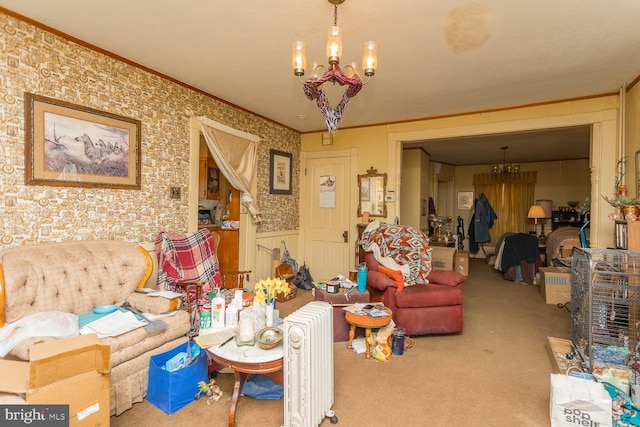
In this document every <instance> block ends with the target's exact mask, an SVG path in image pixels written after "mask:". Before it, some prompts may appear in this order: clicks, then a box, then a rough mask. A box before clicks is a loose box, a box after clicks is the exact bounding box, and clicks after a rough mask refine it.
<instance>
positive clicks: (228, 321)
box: [224, 304, 238, 328]
mask: <svg viewBox="0 0 640 427" xmlns="http://www.w3.org/2000/svg"><path fill="white" fill-rule="evenodd" d="M224 319H225V320H224V323H225V326H226V327H227V328H235V327H236V326H238V308H237V307H236V306H235V305H234V304H229V306H228V307H227V311H226V313H225V318H224Z"/></svg>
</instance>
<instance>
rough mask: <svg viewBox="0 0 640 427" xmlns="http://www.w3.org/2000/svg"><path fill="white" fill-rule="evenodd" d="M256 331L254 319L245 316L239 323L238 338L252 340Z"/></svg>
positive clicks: (245, 340) (244, 340)
mask: <svg viewBox="0 0 640 427" xmlns="http://www.w3.org/2000/svg"><path fill="white" fill-rule="evenodd" d="M254 335H255V332H254V331H253V319H251V318H249V317H243V318H242V319H240V322H239V323H238V338H239V339H240V341H242V342H247V341H252V340H253V338H254Z"/></svg>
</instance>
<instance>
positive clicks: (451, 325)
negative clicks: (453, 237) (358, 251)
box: [365, 252, 467, 335]
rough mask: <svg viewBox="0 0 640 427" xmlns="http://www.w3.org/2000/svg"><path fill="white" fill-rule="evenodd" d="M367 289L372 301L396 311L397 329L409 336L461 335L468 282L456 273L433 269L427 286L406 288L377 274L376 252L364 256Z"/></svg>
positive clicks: (464, 277) (394, 319) (394, 315)
mask: <svg viewBox="0 0 640 427" xmlns="http://www.w3.org/2000/svg"><path fill="white" fill-rule="evenodd" d="M365 262H366V263H367V268H368V270H369V271H368V273H367V290H368V291H369V293H370V294H371V301H375V302H380V301H381V302H382V303H384V305H385V306H386V307H389V308H390V309H391V310H392V312H393V321H394V322H395V324H396V326H401V327H403V328H405V331H406V332H405V333H406V334H407V335H431V334H450V333H457V332H462V327H463V317H462V303H463V301H464V295H463V292H462V284H463V283H464V282H465V281H466V280H467V278H466V276H465V275H464V274H461V273H458V272H457V271H445V270H431V272H429V275H428V276H427V278H428V280H429V283H428V284H416V285H412V286H405V287H404V289H402V290H401V291H399V290H398V284H397V283H396V282H395V281H394V280H393V279H391V278H390V277H389V276H388V275H386V274H384V273H381V272H380V271H378V261H377V260H376V259H375V257H374V256H373V253H371V252H367V253H366V254H365Z"/></svg>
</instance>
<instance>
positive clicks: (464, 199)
mask: <svg viewBox="0 0 640 427" xmlns="http://www.w3.org/2000/svg"><path fill="white" fill-rule="evenodd" d="M472 207H473V191H458V210H460V211H470V210H471V208H472Z"/></svg>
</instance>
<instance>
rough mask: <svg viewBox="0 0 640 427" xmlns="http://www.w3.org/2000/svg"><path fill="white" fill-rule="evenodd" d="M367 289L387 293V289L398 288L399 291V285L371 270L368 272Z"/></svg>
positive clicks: (384, 275)
mask: <svg viewBox="0 0 640 427" xmlns="http://www.w3.org/2000/svg"><path fill="white" fill-rule="evenodd" d="M367 287H368V288H373V289H376V290H378V291H380V292H385V291H386V290H387V288H396V290H397V288H398V284H397V283H396V282H394V281H393V280H392V279H391V278H390V277H389V276H387V275H386V274H383V273H380V272H379V271H376V270H369V271H368V272H367Z"/></svg>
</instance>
